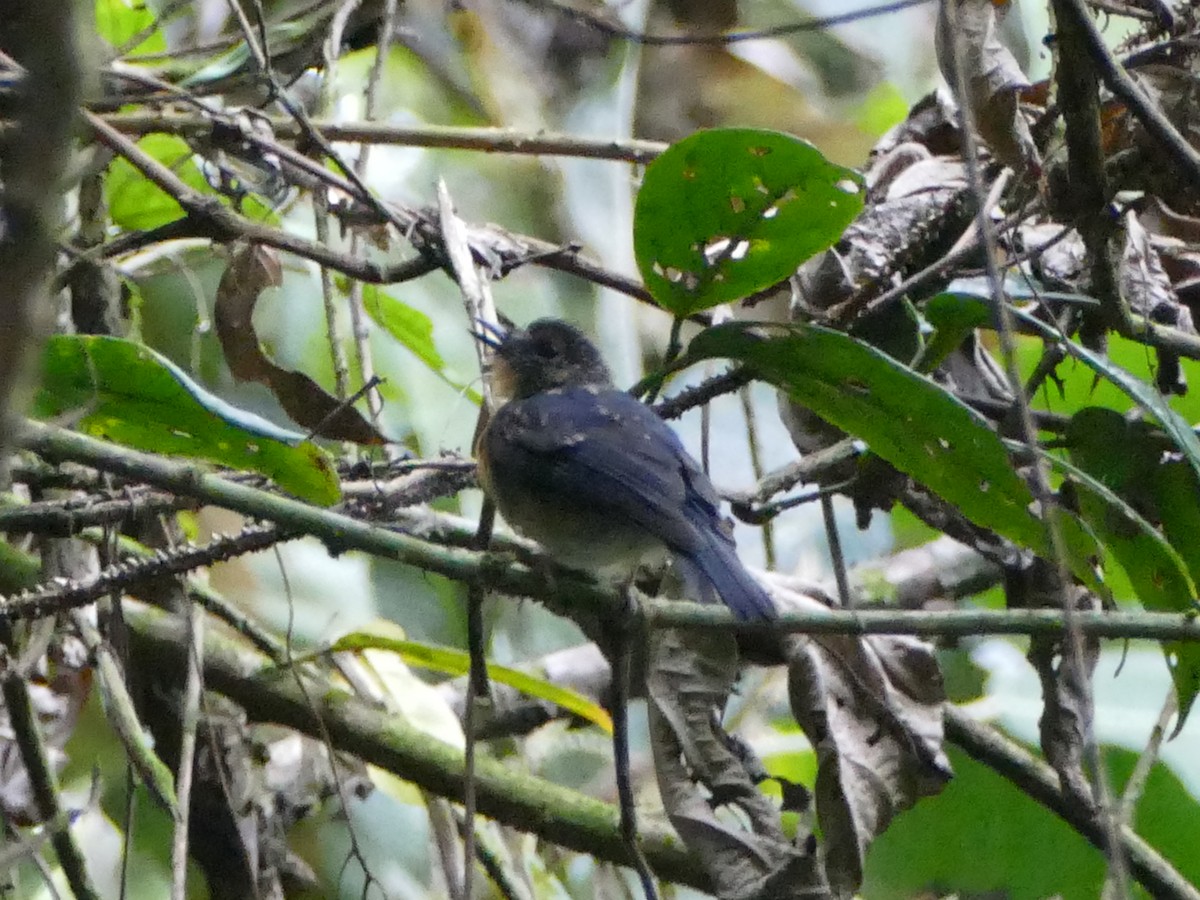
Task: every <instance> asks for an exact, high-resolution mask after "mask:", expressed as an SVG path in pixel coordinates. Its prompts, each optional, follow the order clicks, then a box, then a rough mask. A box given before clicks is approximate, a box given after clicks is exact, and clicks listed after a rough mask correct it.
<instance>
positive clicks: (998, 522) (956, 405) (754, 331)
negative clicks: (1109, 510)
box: [686, 322, 1097, 586]
mask: <svg viewBox="0 0 1200 900" xmlns="http://www.w3.org/2000/svg"><path fill="white" fill-rule="evenodd" d="M713 357H727V358H730V359H735V360H738V361H741V362H744V363H746V364H748V365H749V366H750V367H751V368H752V369H754V370H755V372H756V373H757V374H758V375H759V376H760V377H762V378H763V379H765V380H766V381H769V382H770V383H771V384H774V385H775V386H777V387H780V388H782V389H783V390H785V391H786V392H787V393H788V394H789V395H790V396H791V398H792V399H793V400H795V401H796V402H797V403H800V404H802V405H803V406H805V407H807V408H809V409H811V410H812V411H813V412H814V413H816V414H817V415H818V416H820V417H821V418H822V419H825V420H826V421H827V422H829V423H830V424H832V425H836V426H837V427H838V428H840V429H842V430H843V431H846V432H849V433H850V434H852V435H855V436H856V437H859V438H862V439H863V440H864V441H866V442H867V444H868V446H869V447H870V448H871V451H872V452H873V453H875V454H877V455H878V456H880V457H882V458H883V459H885V460H887V461H888V462H889V463H891V464H892V465H893V466H895V467H896V468H897V469H899V470H900V471H902V472H904V473H906V474H908V475H910V476H912V477H913V478H914V479H916V480H917V481H919V482H920V483H921V484H923V485H925V486H926V487H927V488H929V489H930V490H932V491H933V492H934V493H936V494H938V495H939V496H941V497H942V498H943V499H945V500H947V501H948V502H950V503H952V504H954V506H955V507H957V508H958V509H959V510H960V511H961V512H962V513H963V515H965V516H966V517H967V518H968V519H970V520H971V521H972V522H974V523H975V524H977V525H980V526H982V527H984V528H990V529H991V530H993V531H995V532H996V533H997V534H1000V535H1003V536H1004V537H1006V538H1008V539H1009V540H1012V541H1014V542H1016V543H1017V544H1019V545H1021V546H1023V547H1028V548H1029V549H1031V550H1033V551H1034V552H1035V553H1037V554H1039V555H1040V556H1043V557H1045V558H1048V559H1049V558H1052V555H1051V550H1050V541H1049V535H1048V534H1047V530H1046V526H1045V523H1044V522H1043V521H1042V520H1041V519H1040V518H1039V517H1038V516H1037V515H1036V514H1035V513H1034V512H1033V506H1034V500H1033V494H1032V492H1031V491H1030V489H1029V487H1028V486H1027V485H1026V484H1025V482H1024V481H1023V480H1022V479H1021V477H1020V476H1019V475H1018V474H1017V473H1016V471H1015V465H1014V463H1013V461H1012V459H1011V458H1010V457H1009V454H1008V451H1007V450H1006V449H1005V446H1004V443H1003V442H1002V441H1001V439H1000V438H999V436H997V434H996V433H995V432H994V431H992V429H991V427H989V425H988V423H987V421H986V420H985V419H984V418H983V417H982V416H980V415H979V414H978V413H976V412H975V411H974V410H972V409H971V408H970V407H968V406H966V405H965V404H963V403H961V402H960V401H959V400H958V399H957V398H955V397H954V396H952V395H951V394H949V393H947V392H946V391H945V390H944V389H943V388H942V387H941V386H939V385H938V384H936V383H935V382H934V381H932V380H931V379H929V378H926V377H925V376H923V375H920V374H918V373H916V372H914V371H913V370H912V369H909V368H907V367H906V366H903V365H901V364H900V363H898V362H897V361H896V360H894V359H892V358H891V357H889V356H887V355H885V354H884V353H882V352H880V351H879V350H877V349H875V348H874V347H871V346H870V345H868V344H865V343H863V342H861V341H858V340H856V339H854V338H852V337H850V336H848V335H845V334H842V333H841V332H837V331H832V330H829V329H826V328H821V327H818V326H786V325H752V324H749V323H743V322H731V323H728V324H725V325H721V326H718V327H716V328H709V329H707V330H705V331H703V332H701V333H700V334H699V335H698V336H697V337H696V338H695V339H694V340H693V341H692V343H691V345H690V346H689V347H688V352H687V357H686V359H687V362H695V361H697V360H701V359H709V358H713ZM1059 522H1060V529H1061V533H1062V535H1063V538H1064V542H1065V543H1066V545H1067V546H1066V549H1067V554H1068V560H1067V562H1068V564H1069V565H1070V567H1071V570H1072V572H1074V573H1075V574H1076V576H1077V577H1079V578H1080V579H1081V580H1083V581H1084V582H1085V583H1087V584H1089V585H1092V586H1097V585H1096V575H1095V572H1094V571H1093V569H1092V567H1091V563H1090V558H1091V557H1092V556H1093V555H1094V554H1095V546H1094V543H1093V542H1092V541H1091V540H1090V539H1089V538H1088V536H1087V535H1086V533H1085V532H1084V531H1083V529H1082V528H1081V527H1080V526H1079V523H1078V522H1077V521H1075V520H1074V519H1071V518H1069V517H1066V516H1063V517H1061V518H1060V520H1059Z"/></svg>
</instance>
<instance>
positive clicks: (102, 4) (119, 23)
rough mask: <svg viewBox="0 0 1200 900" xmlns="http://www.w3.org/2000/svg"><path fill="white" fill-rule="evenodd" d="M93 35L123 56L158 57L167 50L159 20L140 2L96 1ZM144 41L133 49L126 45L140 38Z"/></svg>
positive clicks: (124, 0)
mask: <svg viewBox="0 0 1200 900" xmlns="http://www.w3.org/2000/svg"><path fill="white" fill-rule="evenodd" d="M95 16H96V31H97V32H98V33H99V35H100V37H101V39H102V40H104V41H105V42H106V43H107V44H108V45H109V46H111V47H112V48H113V49H114V50H117V51H120V52H121V53H123V54H138V53H160V52H162V51H163V50H166V49H167V42H166V39H165V38H164V37H163V34H162V29H160V28H156V27H155V25H156V23H157V22H158V17H157V16H156V15H155V14H154V11H153V10H151V9H150V8H149V7H147V6H146V4H145V3H144V2H141V0H96V4H95ZM143 32H145V34H146V37H145V38H143V39H142V40H141V41H139V42H138V43H137V44H136V45H134V46H133V47H126V46H125V45H126V44H128V43H129V42H130V41H132V40H133V39H134V38H135V37H137V36H138V35H139V34H142V33H143Z"/></svg>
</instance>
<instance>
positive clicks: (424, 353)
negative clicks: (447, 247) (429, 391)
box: [363, 284, 481, 404]
mask: <svg viewBox="0 0 1200 900" xmlns="http://www.w3.org/2000/svg"><path fill="white" fill-rule="evenodd" d="M363 308H364V309H365V310H366V311H367V315H368V316H370V317H371V318H372V319H373V320H374V321H375V324H376V325H378V326H379V327H380V328H382V329H383V330H384V331H386V332H387V333H388V334H390V335H391V336H392V337H393V338H395V339H396V340H397V341H399V342H400V344H401V346H403V347H405V348H406V349H408V350H410V351H411V352H412V354H413V356H415V357H416V358H417V359H419V360H420V361H421V362H423V363H424V364H425V366H426V367H427V368H428V369H429V371H431V372H433V373H434V374H435V375H437V376H438V377H439V378H441V379H442V380H443V381H445V382H446V383H447V384H450V385H451V386H453V387H454V388H455V389H456V390H461V389H462V386H461V385H459V384H456V383H455V382H454V381H452V380H451V379H450V378H448V377H447V375H446V361H445V360H444V359H443V358H442V354H441V353H440V352H439V351H438V348H437V346H436V345H435V344H434V342H433V321H432V320H431V319H430V318H429V316H427V315H425V313H423V312H421V311H420V310H419V309H416V308H415V307H413V306H410V305H409V304H407V303H405V302H404V301H403V300H400V299H399V298H397V297H394V296H392V295H391V294H390V293H388V292H387V291H385V290H382V289H381V288H380V287H379V286H378V285H374V284H367V285H363ZM468 396H469V397H470V398H471V400H472V402H474V403H476V404H478V403H480V402H481V399H480V397H479V395H478V394H477V393H476V392H475V391H469V392H468Z"/></svg>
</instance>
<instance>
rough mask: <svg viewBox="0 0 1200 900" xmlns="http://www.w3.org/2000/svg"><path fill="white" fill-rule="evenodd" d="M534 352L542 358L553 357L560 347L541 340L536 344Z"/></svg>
mask: <svg viewBox="0 0 1200 900" xmlns="http://www.w3.org/2000/svg"><path fill="white" fill-rule="evenodd" d="M533 352H534V353H536V354H537V355H538V356H540V357H541V358H542V359H553V358H554V357H555V356H557V355H558V348H557V347H555V346H554V344H552V343H550V342H549V341H540V342H538V343H537V344H535V345H534V347H533Z"/></svg>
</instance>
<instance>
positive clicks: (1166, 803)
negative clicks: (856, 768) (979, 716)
mask: <svg viewBox="0 0 1200 900" xmlns="http://www.w3.org/2000/svg"><path fill="white" fill-rule="evenodd" d="M1155 705H1157V701H1155ZM947 752H948V754H949V756H950V761H951V763H952V764H953V766H954V780H953V781H951V782H950V783H949V784H948V785H947V786H946V789H945V790H944V791H942V793H941V794H939V795H938V796H936V797H926V798H925V799H923V800H922V801H921V802H920V803H918V804H917V805H916V807H914V808H913V809H911V810H909V811H908V812H905V813H904V814H903V815H901V816H899V817H898V818H897V819H896V820H895V822H893V823H892V826H891V827H890V828H888V830H887V831H886V832H884V833H883V834H882V835H880V837H879V838H878V839H877V840H876V841H875V843H874V844H873V845H872V846H871V851H870V853H869V854H868V855H867V865H866V873H865V875H866V881H865V884H864V886H863V889H862V896H864V897H869V898H871V900H907V898H911V897H918V896H938V897H943V896H956V895H957V896H962V897H987V896H998V897H1005V898H1007V900H1044V898H1046V897H1059V898H1062V900H1095V898H1096V897H1100V896H1103V889H1104V883H1105V872H1106V870H1107V866H1106V865H1105V860H1104V854H1103V852H1102V851H1100V850H1097V849H1096V848H1095V847H1093V846H1092V845H1091V844H1089V843H1088V842H1087V840H1086V839H1084V838H1083V837H1081V836H1080V835H1079V833H1078V832H1077V831H1075V830H1074V829H1073V828H1071V826H1069V825H1067V824H1066V823H1065V822H1063V821H1062V820H1061V819H1059V818H1058V817H1057V816H1056V815H1054V814H1053V813H1052V812H1050V811H1049V810H1047V809H1046V807H1044V806H1042V805H1041V804H1039V803H1038V801H1036V800H1034V799H1033V798H1032V797H1030V796H1029V795H1028V794H1026V793H1024V792H1023V791H1021V790H1020V789H1018V788H1017V787H1015V786H1014V785H1013V784H1012V783H1011V782H1010V781H1009V780H1008V779H1006V778H1005V777H1004V776H1002V775H1000V774H998V773H997V772H996V771H995V770H993V769H991V768H989V767H988V766H986V765H983V764H982V763H979V762H976V761H975V760H974V759H972V758H971V757H970V756H968V755H967V754H966V753H964V752H963V751H961V750H959V749H957V748H956V747H953V746H951V747H949V748H947ZM1137 760H1138V754H1136V753H1132V752H1130V751H1128V750H1119V749H1113V748H1109V747H1106V748H1105V751H1104V765H1105V772H1106V773H1107V776H1108V777H1110V778H1111V779H1112V780H1113V782H1114V785H1113V790H1114V792H1115V793H1116V795H1117V796H1120V794H1121V792H1122V790H1123V785H1124V784H1125V783H1126V782H1127V781H1128V779H1129V777H1130V773H1131V772H1132V771H1133V769H1134V767H1135V764H1136V763H1137ZM1188 787H1189V786H1188V785H1187V784H1186V783H1185V782H1183V781H1181V780H1180V779H1179V777H1177V776H1176V775H1175V774H1174V773H1173V772H1172V771H1171V770H1170V769H1169V768H1168V767H1167V766H1165V765H1163V764H1162V763H1157V764H1155V765H1154V767H1153V768H1152V769H1151V771H1150V777H1149V779H1148V780H1147V782H1146V789H1145V792H1144V794H1142V800H1141V802H1140V803H1139V804H1138V808H1137V831H1138V833H1139V834H1141V835H1142V836H1143V837H1144V838H1145V839H1146V840H1147V841H1149V842H1150V843H1151V844H1152V845H1153V846H1154V847H1155V848H1156V849H1157V850H1159V851H1160V852H1161V853H1163V854H1164V855H1166V857H1167V858H1168V859H1169V860H1171V862H1172V863H1174V864H1175V866H1177V867H1178V869H1179V871H1180V874H1181V875H1182V877H1183V878H1184V879H1187V880H1192V881H1193V883H1195V879H1196V878H1197V876H1200V854H1198V853H1197V852H1196V841H1195V835H1194V833H1193V832H1192V826H1191V824H1190V823H1192V822H1194V821H1195V820H1196V816H1197V815H1200V804H1197V801H1196V799H1195V797H1193V796H1192V795H1191V794H1190V793H1189V791H1188ZM1193 789H1194V788H1193Z"/></svg>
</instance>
